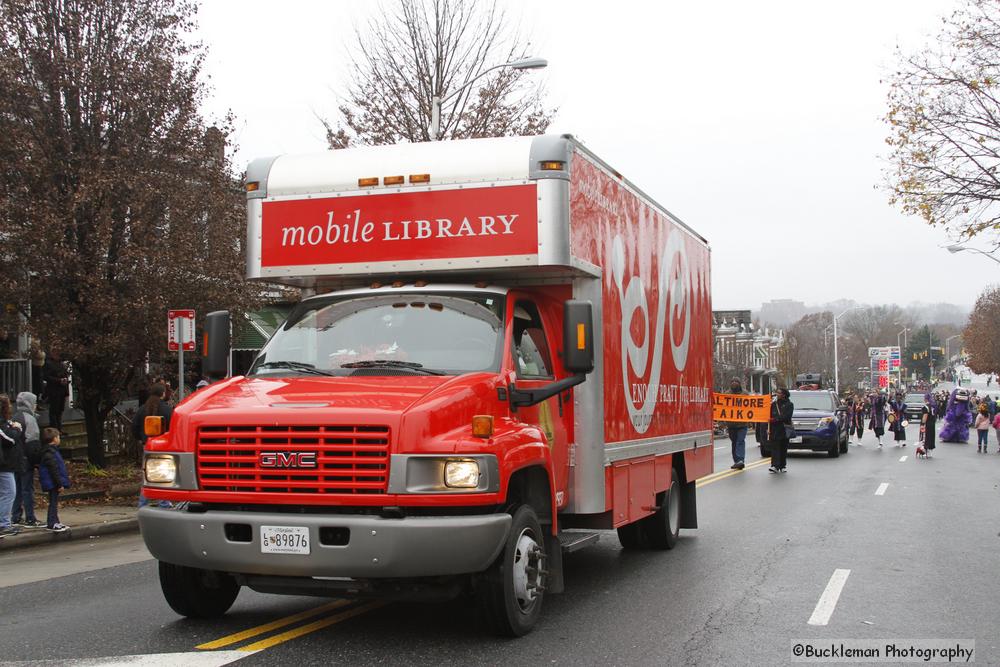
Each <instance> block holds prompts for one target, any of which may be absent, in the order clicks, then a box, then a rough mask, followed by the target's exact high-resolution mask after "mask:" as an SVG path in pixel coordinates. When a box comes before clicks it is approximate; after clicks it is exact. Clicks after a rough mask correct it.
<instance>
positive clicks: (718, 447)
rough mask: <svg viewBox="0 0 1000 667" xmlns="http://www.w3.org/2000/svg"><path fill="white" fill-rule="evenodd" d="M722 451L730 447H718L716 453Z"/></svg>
mask: <svg viewBox="0 0 1000 667" xmlns="http://www.w3.org/2000/svg"><path fill="white" fill-rule="evenodd" d="M720 449H729V447H716V448H715V451H719V450H720Z"/></svg>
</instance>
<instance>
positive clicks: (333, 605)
mask: <svg viewBox="0 0 1000 667" xmlns="http://www.w3.org/2000/svg"><path fill="white" fill-rule="evenodd" d="M350 603H351V601H350V600H335V601H334V602H330V603H328V604H323V605H320V606H318V607H313V608H312V609H306V610H305V611H302V612H299V613H298V614H292V615H291V616H285V617H284V618H279V619H278V620H276V621H271V622H270V623H265V624H264V625H258V626H257V627H255V628H250V629H249V630H243V631H242V632H237V633H235V634H232V635H228V636H226V637H222V638H221V639H216V640H214V641H210V642H206V643H205V644H199V645H198V646H195V648H197V649H202V650H209V649H216V648H222V647H223V646H230V645H232V644H236V643H237V642H241V641H243V640H244V639H250V638H251V637H256V636H257V635H262V634H264V633H266V632H271V631H272V630H277V629H278V628H283V627H285V626H287V625H291V624H292V623H298V622H299V621H303V620H305V619H307V618H311V617H313V616H319V615H320V614H322V613H324V612H328V611H331V610H333V609H338V608H340V607H343V606H344V605H347V604H350Z"/></svg>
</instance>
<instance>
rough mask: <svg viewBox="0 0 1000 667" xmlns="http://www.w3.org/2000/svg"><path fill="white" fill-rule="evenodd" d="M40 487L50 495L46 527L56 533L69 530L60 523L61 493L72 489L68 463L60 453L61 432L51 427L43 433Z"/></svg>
mask: <svg viewBox="0 0 1000 667" xmlns="http://www.w3.org/2000/svg"><path fill="white" fill-rule="evenodd" d="M38 485H39V486H41V487H42V491H44V492H46V493H48V494H49V515H48V517H47V520H46V522H45V527H46V528H47V529H48V530H51V531H52V532H54V533H62V532H65V531H67V530H69V526H67V525H65V524H63V523H60V522H59V491H61V490H62V489H68V488H69V487H70V481H69V472H68V471H67V470H66V462H65V461H63V457H62V454H60V453H59V431H57V430H56V429H54V428H52V427H49V428H47V429H45V430H44V431H42V463H41V465H39V466H38Z"/></svg>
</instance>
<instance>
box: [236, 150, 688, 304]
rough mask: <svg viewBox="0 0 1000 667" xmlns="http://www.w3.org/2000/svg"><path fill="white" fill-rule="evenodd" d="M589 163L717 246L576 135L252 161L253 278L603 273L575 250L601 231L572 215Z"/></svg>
mask: <svg viewBox="0 0 1000 667" xmlns="http://www.w3.org/2000/svg"><path fill="white" fill-rule="evenodd" d="M575 156H576V157H575ZM580 158H583V159H584V160H585V161H587V162H590V163H592V164H594V165H595V166H596V167H597V168H598V169H600V170H601V171H603V172H604V173H605V174H606V175H607V176H608V177H609V178H610V179H613V181H617V182H618V183H619V184H620V186H622V187H624V189H625V190H626V191H628V192H629V193H631V195H632V196H634V197H635V198H636V199H637V200H639V201H641V202H642V203H643V204H644V205H646V206H648V207H651V208H652V209H655V210H656V211H658V212H659V213H660V214H662V215H663V216H665V217H667V218H668V219H669V220H670V221H671V222H672V223H673V224H675V225H676V226H677V227H679V228H681V229H682V230H683V231H684V232H686V233H687V234H688V235H689V236H690V238H691V239H692V240H694V241H695V242H697V243H699V244H702V245H705V246H707V245H708V243H707V241H706V240H705V239H704V238H703V237H702V236H701V235H699V234H697V233H696V232H695V231H694V230H692V229H691V228H690V227H688V226H687V225H685V224H684V223H683V222H682V221H681V220H679V219H678V218H677V217H676V216H674V215H672V214H671V213H670V212H669V211H667V210H666V209H665V208H664V207H662V206H660V205H659V204H657V203H656V202H655V201H653V200H652V199H651V198H650V197H648V196H647V195H645V194H644V193H643V192H642V191H641V190H639V189H638V188H636V187H635V186H634V185H633V184H632V183H630V182H629V181H627V180H626V179H625V178H624V177H622V175H621V174H620V173H619V172H618V171H616V170H615V169H613V168H612V167H610V166H609V165H608V164H607V163H605V162H604V161H603V160H601V159H600V158H598V157H597V156H596V155H594V154H593V153H592V152H590V151H589V150H587V149H586V148H585V147H584V146H583V145H582V144H580V142H578V141H577V140H576V139H574V138H573V137H572V136H571V135H568V134H566V135H543V136H537V137H501V138H489V139H465V140H458V141H435V142H423V143H415V144H396V145H387V146H364V147H357V148H347V149H341V150H331V151H323V152H319V153H308V154H299V155H281V156H274V157H267V158H261V159H258V160H254V161H253V162H251V163H250V165H249V166H248V168H247V176H246V178H247V277H248V278H258V279H264V280H268V281H272V282H281V283H285V284H290V285H299V286H307V287H316V288H319V289H323V290H327V289H333V288H338V287H345V286H351V285H359V284H364V283H366V282H370V281H371V280H373V279H375V278H376V277H379V276H399V277H411V276H418V275H432V274H438V275H441V274H444V273H447V274H448V275H449V276H451V277H449V278H448V280H449V281H454V280H455V278H454V276H456V275H458V274H461V273H463V272H464V273H466V274H469V275H470V276H480V277H479V278H478V279H477V280H482V276H488V277H489V279H490V280H491V281H493V282H498V283H503V284H514V283H516V282H518V281H524V280H528V281H529V282H533V281H537V280H538V279H540V278H544V279H555V280H559V281H563V282H565V281H568V280H571V279H573V278H575V277H582V276H591V277H594V276H597V275H600V267H598V266H594V265H593V264H592V263H591V262H588V261H586V260H583V259H582V258H581V257H580V256H579V255H578V254H577V253H576V252H574V243H573V236H574V235H578V234H583V235H589V234H590V232H587V231H584V229H582V228H581V229H578V228H577V226H576V223H574V222H573V221H572V220H570V214H569V202H570V199H571V197H572V195H573V192H575V191H578V188H580V187H586V186H585V185H583V184H580V183H577V182H576V181H575V180H574V177H573V173H571V172H572V171H573V167H572V165H573V164H574V161H575V160H579V159H580ZM588 196H590V195H588ZM594 196H596V197H598V200H597V201H598V203H599V201H600V199H599V198H600V197H601V196H602V194H601V193H596V194H595V195H594ZM574 220H575V218H574Z"/></svg>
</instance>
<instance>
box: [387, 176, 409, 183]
mask: <svg viewBox="0 0 1000 667" xmlns="http://www.w3.org/2000/svg"><path fill="white" fill-rule="evenodd" d="M404 181H405V179H404V178H403V177H402V176H386V177H385V178H383V179H382V183H383V184H384V185H402V184H403V182H404Z"/></svg>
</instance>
